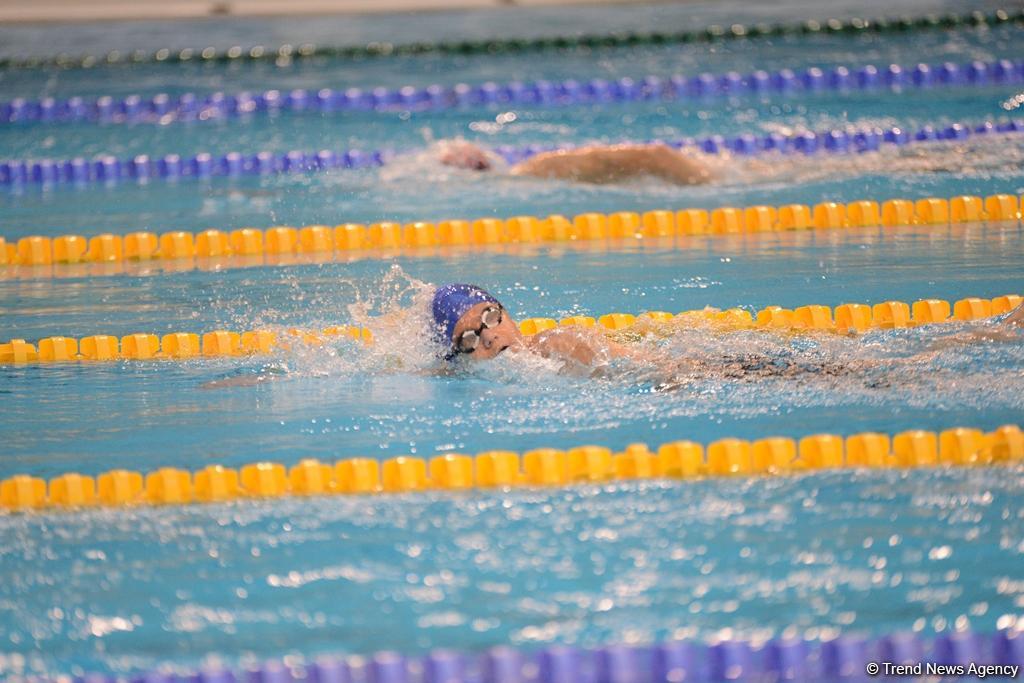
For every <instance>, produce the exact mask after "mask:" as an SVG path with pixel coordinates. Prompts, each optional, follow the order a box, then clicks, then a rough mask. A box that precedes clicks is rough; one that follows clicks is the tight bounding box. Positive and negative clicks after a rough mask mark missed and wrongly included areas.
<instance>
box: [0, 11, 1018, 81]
mask: <svg viewBox="0 0 1024 683" xmlns="http://www.w3.org/2000/svg"><path fill="white" fill-rule="evenodd" d="M1022 22H1024V11H1022V10H1015V9H997V10H993V11H990V12H980V11H975V12H968V13H962V14H957V13H952V12H951V13H948V14H941V15H940V14H927V15H924V16H920V17H893V18H890V17H878V18H875V19H862V18H859V17H854V18H850V19H836V18H833V19H828V20H825V21H816V20H808V21H804V22H800V23H793V24H765V23H757V24H741V23H735V24H730V25H729V26H721V25H711V26H708V27H707V28H703V29H696V30H681V31H674V32H666V31H651V32H639V31H637V32H634V31H622V32H614V33H604V34H582V35H555V36H543V37H538V38H486V39H481V40H459V41H439V42H426V41H423V42H416V43H405V44H402V43H398V44H396V43H391V42H387V41H381V42H372V43H367V44H365V45H350V46H318V45H315V44H313V43H302V44H299V45H291V44H285V45H280V46H277V47H265V46H262V45H256V46H252V47H242V46H240V45H235V46H232V47H229V48H227V49H218V48H215V47H206V48H199V49H196V48H183V49H181V48H158V49H155V50H111V51H109V52H107V53H106V54H102V55H69V54H66V53H65V54H59V55H56V56H41V57H30V56H22V57H18V56H14V57H4V58H2V59H0V69H39V68H60V69H91V68H99V67H105V66H131V65H142V64H238V63H245V62H257V63H260V62H269V63H273V64H275V65H277V66H279V67H286V66H291V65H292V64H296V63H303V62H307V61H322V60H327V59H346V60H355V61H359V60H365V59H373V58H380V57H404V56H414V55H432V54H433V55H456V56H464V55H502V54H523V53H527V52H546V51H556V50H557V51H569V50H594V49H615V48H630V47H642V46H652V47H657V46H665V45H685V44H689V43H708V42H720V41H726V40H740V39H749V38H772V37H784V36H796V35H805V36H813V35H831V34H836V35H838V34H846V35H864V34H889V33H906V32H909V31H917V30H930V29H931V30H934V29H946V30H949V29H961V28H983V27H990V26H998V25H1003V24H1020V23H1022Z"/></svg>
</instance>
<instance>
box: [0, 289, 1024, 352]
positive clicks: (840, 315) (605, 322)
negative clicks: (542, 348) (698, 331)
mask: <svg viewBox="0 0 1024 683" xmlns="http://www.w3.org/2000/svg"><path fill="white" fill-rule="evenodd" d="M1021 303H1024V298H1022V297H1021V296H1020V295H1018V294H1006V295H1003V296H997V297H995V298H992V299H986V298H981V297H966V298H964V299H960V300H958V301H956V302H954V303H952V304H951V303H950V302H949V301H946V300H945V299H921V300H918V301H915V302H913V303H912V304H908V303H905V302H903V301H883V302H880V303H877V304H875V305H873V306H872V305H869V304H864V303H845V304H841V305H839V306H836V307H835V310H833V309H832V308H831V307H829V306H823V305H808V306H799V307H797V308H794V309H788V308H783V307H782V306H766V307H765V308H763V309H761V310H759V311H757V313H756V314H753V313H751V312H750V311H748V310H746V309H743V308H730V309H727V310H724V311H723V310H721V309H717V308H710V307H708V308H704V309H699V310H692V311H683V312H682V313H679V314H673V313H669V312H667V311H646V312H644V313H641V314H640V315H634V314H632V313H607V314H605V315H601V316H598V317H597V318H594V317H592V316H584V315H575V316H570V317H565V318H562V319H561V320H555V319H554V318H525V319H523V320H522V321H520V323H519V328H520V330H521V331H522V332H523V334H525V335H533V334H538V333H540V332H543V331H544V330H549V329H553V328H555V327H558V326H571V325H580V326H584V327H594V326H600V327H602V328H604V329H607V330H613V331H619V330H624V331H631V332H634V333H636V334H639V335H643V334H645V333H647V332H651V331H656V330H657V328H658V327H659V326H664V325H666V324H673V323H677V324H683V325H685V327H686V328H687V329H693V328H695V327H707V328H710V329H714V330H718V331H736V330H744V329H762V330H775V331H784V332H797V333H800V332H805V333H806V332H833V333H839V334H858V333H862V332H867V331H869V330H873V329H902V328H909V327H916V326H919V325H933V324H938V323H960V322H969V321H972V320H982V319H985V318H990V317H992V316H998V315H1003V314H1004V313H1008V312H1010V311H1012V310H1014V309H1015V308H1017V307H1018V306H1020V305H1021ZM336 339H354V340H359V341H362V342H363V343H366V344H372V343H373V334H372V332H371V331H370V330H369V329H366V328H361V327H357V326H353V325H340V326H333V327H327V328H324V329H322V330H303V329H298V328H291V329H288V330H286V331H284V332H281V331H275V330H271V329H262V330H250V331H247V332H235V331H230V330H216V331H213V332H206V333H204V334H202V335H199V334H196V333H194V332H176V333H171V334H165V335H163V336H162V337H161V336H158V335H156V334H150V333H135V334H128V335H125V336H122V337H120V338H118V337H117V336H113V335H106V334H94V335H89V336H86V337H82V338H81V339H76V338H75V337H64V336H55V337H46V338H43V339H40V340H39V341H38V343H37V344H30V343H28V342H26V341H25V340H24V339H12V340H10V341H9V342H7V343H6V344H0V364H5V363H6V364H15V365H22V364H25V363H35V362H43V363H46V362H73V361H89V362H94V361H118V360H167V359H174V360H185V359H189V358H197V357H214V356H244V355H251V354H267V353H274V352H276V351H279V350H281V351H287V350H289V349H291V348H292V347H293V346H295V345H298V344H303V345H307V346H323V345H324V344H326V343H329V342H331V341H332V340H336Z"/></svg>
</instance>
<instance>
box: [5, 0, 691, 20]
mask: <svg viewBox="0 0 1024 683" xmlns="http://www.w3.org/2000/svg"><path fill="white" fill-rule="evenodd" d="M669 1H673V2H686V1H687V0H430V2H424V1H423V0H290V1H289V2H281V1H280V0H165V1H164V2H160V3H149V2H145V3H144V2H137V1H135V0H97V1H95V2H81V0H40V1H39V2H33V3H25V2H21V1H19V0H0V25H2V24H28V23H55V22H69V23H76V22H93V21H131V20H160V19H201V18H217V17H275V16H277V17H281V16H314V15H332V14H334V15H336V14H387V13H396V12H438V11H449V10H474V9H478V10H486V9H507V8H512V7H541V6H557V5H620V4H641V3H643V4H651V3H652V2H653V3H659V2H669Z"/></svg>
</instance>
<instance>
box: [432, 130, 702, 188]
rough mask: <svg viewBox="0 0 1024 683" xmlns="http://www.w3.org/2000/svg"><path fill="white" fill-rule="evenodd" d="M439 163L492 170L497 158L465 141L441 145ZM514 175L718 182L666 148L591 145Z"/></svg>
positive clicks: (522, 167) (534, 162)
mask: <svg viewBox="0 0 1024 683" xmlns="http://www.w3.org/2000/svg"><path fill="white" fill-rule="evenodd" d="M439 159H440V161H441V163H442V164H444V165H445V166H453V167H456V168H463V169H467V170H470V171H490V170H493V169H494V168H495V167H496V166H497V159H496V157H495V156H493V155H492V154H491V153H489V152H487V151H486V150H484V149H483V148H482V147H480V146H478V145H474V144H473V143H471V142H467V141H466V140H448V141H445V142H443V143H440V153H439ZM509 173H511V174H512V175H516V176H533V177H535V178H546V179H557V180H571V181H573V182H577V183H591V184H596V185H605V184H610V183H619V182H623V181H626V180H631V179H633V178H640V177H653V178H658V179H660V180H664V181H665V182H668V183H672V184H674V185H703V184H706V183H710V182H712V181H713V180H715V179H716V178H717V173H716V172H715V171H714V170H713V169H712V167H711V166H710V165H709V164H708V163H705V162H704V161H702V160H701V159H699V158H698V157H697V156H693V155H688V154H684V153H683V152H680V151H678V150H675V149H672V148H671V147H669V146H668V145H664V144H621V145H589V146H586V147H579V148H576V149H567V150H556V151H553V152H542V153H540V154H537V155H535V156H533V157H531V158H529V159H527V160H526V161H523V162H520V163H518V164H516V165H515V166H513V167H512V168H511V169H510V170H509Z"/></svg>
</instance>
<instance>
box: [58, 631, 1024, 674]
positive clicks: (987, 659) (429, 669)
mask: <svg viewBox="0 0 1024 683" xmlns="http://www.w3.org/2000/svg"><path fill="white" fill-rule="evenodd" d="M871 662H874V663H876V664H877V663H879V662H891V663H894V664H918V663H921V664H924V663H929V662H931V663H935V664H945V665H961V666H967V665H968V664H970V663H974V664H977V665H988V664H994V665H1004V666H1019V665H1022V664H1024V635H1022V634H1021V633H1017V632H1012V631H997V632H995V633H991V634H980V633H972V632H965V633H961V632H956V633H940V634H938V635H937V636H933V637H926V636H922V635H920V634H916V633H906V632H901V633H892V634H888V635H883V636H881V637H878V638H866V637H863V636H859V635H856V634H848V635H841V636H839V637H837V638H833V639H830V640H826V641H824V642H815V641H807V640H802V639H799V638H776V639H773V640H770V641H768V642H767V643H765V644H763V645H758V646H755V645H752V644H751V643H748V642H745V641H742V640H727V641H722V642H716V643H714V644H712V645H705V644H703V643H698V642H692V641H670V642H665V643H660V644H656V645H653V646H645V647H639V646H634V645H609V646H604V647H600V648H597V649H595V650H588V649H581V648H576V647H568V646H560V645H554V646H548V647H546V648H544V649H541V650H539V651H535V652H523V651H521V650H518V649H515V648H511V647H496V648H493V649H491V650H488V651H486V652H483V653H476V654H474V653H467V652H460V651H452V650H434V651H432V652H430V653H428V654H427V655H425V656H423V657H418V658H414V659H406V658H405V657H403V656H402V655H401V654H398V653H396V652H379V653H377V654H375V655H372V656H371V657H369V658H366V659H362V658H360V659H359V660H357V662H356V664H355V666H356V667H357V668H358V669H360V670H361V671H360V673H358V674H355V675H354V674H353V671H352V669H350V666H349V663H348V662H347V661H346V660H345V659H342V658H330V657H321V658H318V659H314V660H313V661H312V662H310V663H307V664H305V665H304V666H296V668H294V669H293V668H291V667H289V666H287V665H285V664H284V663H283V662H281V661H276V660H271V661H267V662H265V663H264V664H262V665H261V666H258V667H255V668H246V669H242V670H235V669H231V668H224V667H219V666H210V667H204V668H202V669H200V670H199V671H198V672H196V673H192V674H187V675H180V676H179V675H173V674H167V673H165V672H161V671H155V672H150V673H143V674H139V675H136V676H133V677H131V678H129V679H128V680H130V681H131V682H132V683H298V682H300V681H301V682H303V683H354V682H355V681H359V682H362V683H732V682H737V683H744V682H746V683H761V682H767V681H772V682H775V683H783V682H789V683H852V682H854V681H856V682H858V683H867V681H870V680H873V679H872V678H871V677H869V676H868V675H867V673H866V671H867V665H868V664H869V663H871ZM72 680H73V681H74V683H113V682H114V681H115V679H114V677H112V676H108V675H105V674H88V675H85V676H76V677H74V678H73V679H72Z"/></svg>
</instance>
